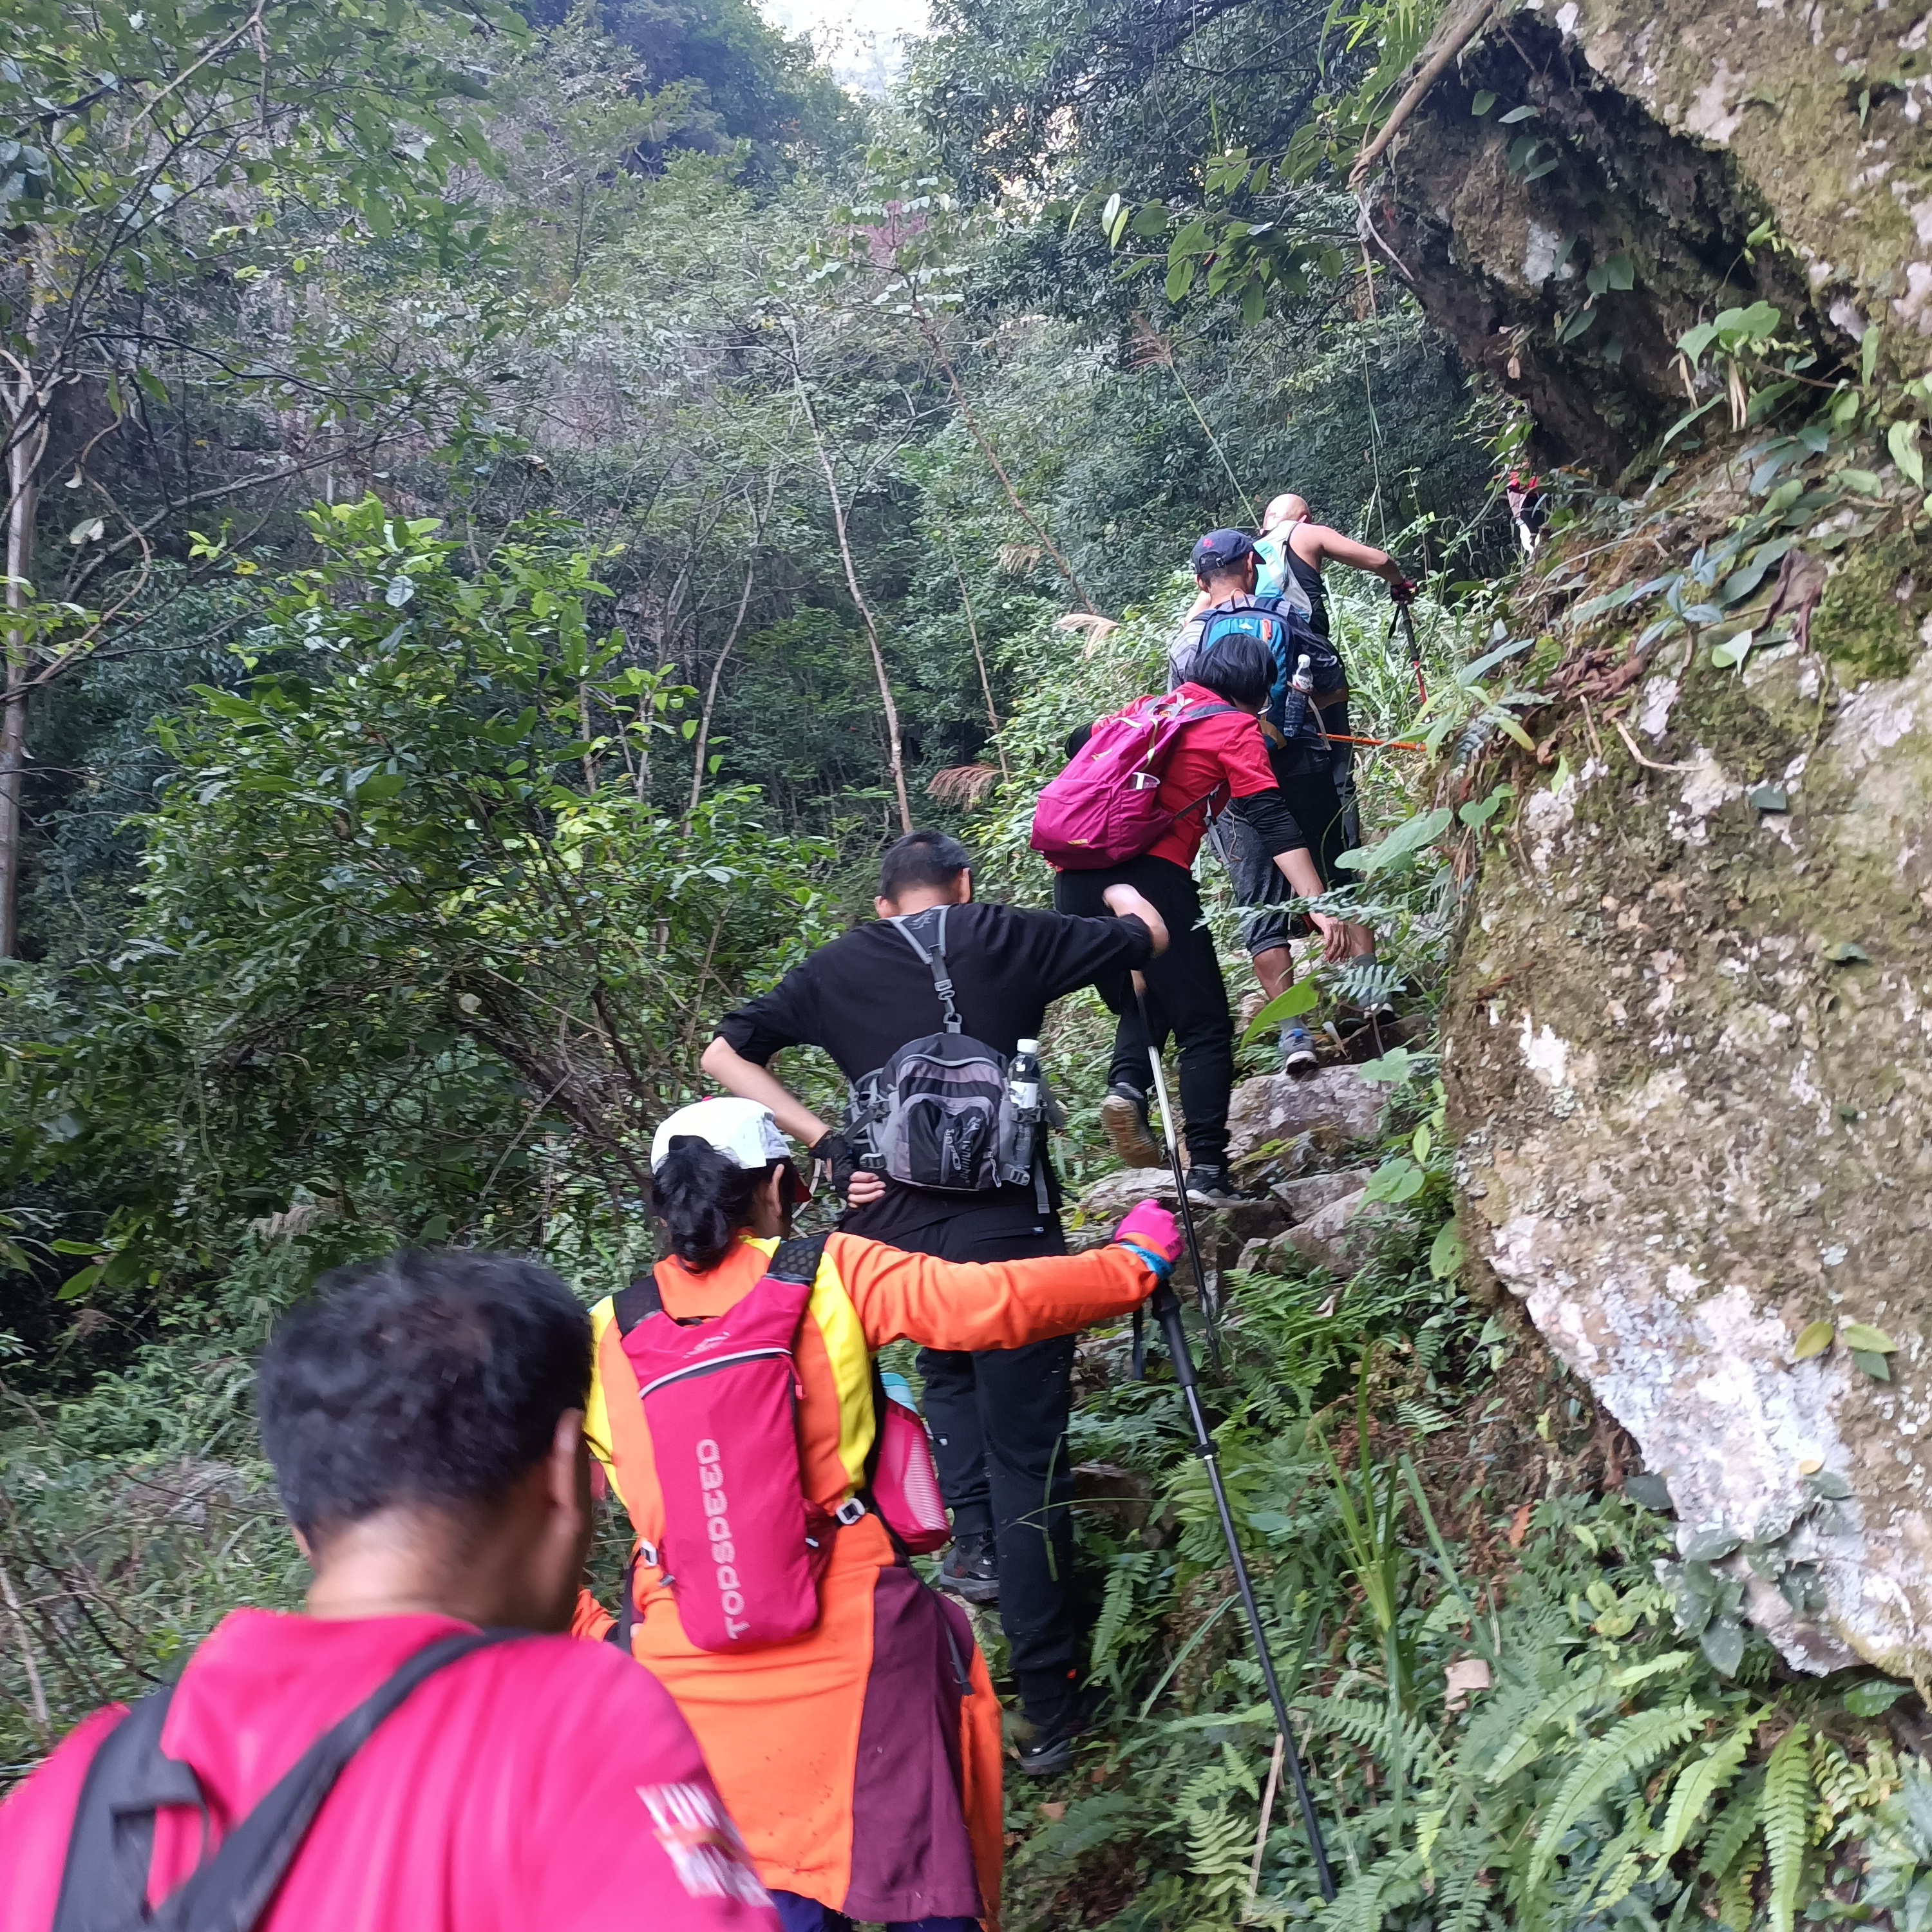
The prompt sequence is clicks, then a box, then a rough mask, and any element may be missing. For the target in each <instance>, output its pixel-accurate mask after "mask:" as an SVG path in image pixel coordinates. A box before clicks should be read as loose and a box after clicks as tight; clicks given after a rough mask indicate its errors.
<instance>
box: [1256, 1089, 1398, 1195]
mask: <svg viewBox="0 0 1932 1932" xmlns="http://www.w3.org/2000/svg"><path fill="white" fill-rule="evenodd" d="M1387 1100H1388V1088H1385V1087H1378V1086H1376V1085H1375V1084H1374V1083H1373V1082H1371V1081H1367V1080H1364V1079H1363V1078H1362V1076H1361V1074H1360V1073H1358V1072H1357V1071H1356V1070H1355V1068H1354V1067H1324V1068H1322V1070H1321V1071H1320V1072H1319V1073H1315V1074H1312V1075H1310V1076H1309V1077H1308V1078H1307V1079H1305V1080H1296V1079H1291V1078H1290V1077H1289V1076H1288V1075H1287V1074H1286V1073H1265V1074H1262V1076H1259V1078H1257V1079H1253V1080H1244V1081H1243V1082H1241V1085H1239V1086H1238V1087H1237V1088H1235V1097H1234V1101H1233V1104H1232V1106H1230V1107H1229V1110H1228V1145H1229V1159H1230V1160H1232V1162H1233V1163H1234V1164H1235V1166H1236V1167H1237V1168H1238V1169H1242V1170H1244V1171H1245V1172H1251V1171H1253V1169H1256V1168H1257V1167H1268V1168H1275V1167H1279V1168H1281V1169H1283V1170H1284V1171H1286V1172H1289V1173H1292V1172H1294V1171H1295V1169H1296V1168H1298V1167H1299V1166H1301V1163H1302V1162H1303V1160H1305V1159H1306V1158H1307V1155H1306V1151H1305V1150H1306V1148H1307V1146H1310V1145H1312V1146H1314V1147H1316V1148H1345V1147H1350V1146H1353V1145H1357V1144H1358V1143H1359V1142H1364V1141H1367V1140H1372V1139H1374V1137H1375V1132H1376V1123H1377V1122H1378V1121H1379V1120H1380V1119H1381V1118H1382V1107H1383V1105H1384V1103H1385V1102H1386V1101H1387ZM1298 1143H1301V1144H1302V1145H1301V1147H1300V1148H1298V1145H1297V1144H1298Z"/></svg>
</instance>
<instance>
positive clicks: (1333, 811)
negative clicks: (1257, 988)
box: [1208, 745, 1355, 953]
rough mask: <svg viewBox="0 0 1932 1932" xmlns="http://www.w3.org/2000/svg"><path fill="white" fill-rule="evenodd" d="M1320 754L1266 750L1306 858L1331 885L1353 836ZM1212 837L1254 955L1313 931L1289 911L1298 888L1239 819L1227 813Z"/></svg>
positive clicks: (1243, 937)
mask: <svg viewBox="0 0 1932 1932" xmlns="http://www.w3.org/2000/svg"><path fill="white" fill-rule="evenodd" d="M1317 757H1318V754H1313V753H1312V752H1311V751H1309V750H1307V748H1304V747H1302V746H1300V745H1292V746H1281V745H1271V746H1270V747H1269V748H1268V761H1269V763H1271V765H1273V766H1274V781H1275V783H1276V784H1277V785H1278V786H1280V788H1281V795H1282V796H1283V798H1284V799H1286V800H1287V802H1288V808H1289V811H1292V813H1294V814H1295V823H1297V824H1298V825H1299V826H1301V829H1302V832H1303V833H1304V835H1305V836H1306V837H1307V840H1308V856H1310V858H1311V859H1313V860H1314V862H1315V869H1316V871H1318V872H1319V873H1320V874H1321V875H1322V884H1323V885H1324V886H1333V885H1334V883H1336V881H1337V879H1338V877H1340V874H1339V873H1338V871H1337V868H1336V864H1335V862H1336V860H1337V859H1339V858H1340V856H1342V854H1343V853H1344V852H1346V851H1347V850H1349V848H1350V847H1351V846H1352V844H1354V842H1355V841H1354V840H1353V839H1352V838H1351V836H1350V834H1349V817H1348V813H1347V811H1346V808H1344V806H1343V802H1342V799H1341V797H1340V794H1339V793H1337V790H1336V789H1335V778H1334V768H1333V766H1332V765H1331V763H1330V762H1329V760H1328V755H1327V754H1326V753H1322V754H1319V763H1318V762H1317ZM1208 838H1209V840H1210V841H1211V843H1212V844H1213V845H1214V850H1215V851H1216V852H1217V853H1218V854H1219V856H1220V859H1221V862H1222V863H1223V865H1226V867H1227V868H1228V877H1229V881H1230V882H1231V883H1232V885H1233V886H1234V888H1235V898H1236V900H1237V901H1238V903H1239V904H1240V905H1241V908H1242V910H1243V911H1244V913H1246V914H1247V917H1246V918H1245V919H1244V921H1243V922H1242V926H1241V944H1243V945H1244V946H1245V947H1247V950H1249V952H1250V953H1266V952H1268V951H1270V950H1272V949H1273V948H1274V947H1277V946H1286V944H1288V942H1289V940H1291V939H1294V938H1301V937H1302V936H1303V935H1305V934H1306V933H1307V932H1308V931H1309V930H1310V928H1309V924H1308V922H1307V919H1305V918H1297V917H1295V916H1294V915H1292V913H1289V912H1288V911H1287V910H1285V907H1286V904H1287V902H1288V901H1289V900H1291V899H1292V898H1295V896H1296V893H1295V888H1294V887H1293V886H1291V885H1290V884H1289V883H1288V881H1287V880H1286V879H1285V878H1284V877H1283V876H1282V872H1281V868H1280V866H1279V865H1277V864H1276V863H1275V862H1274V859H1273V858H1272V857H1271V856H1270V854H1269V853H1268V851H1267V850H1265V848H1264V847H1263V846H1262V843H1261V841H1260V840H1259V839H1258V838H1256V836H1255V835H1254V833H1253V832H1251V831H1250V829H1248V827H1247V826H1246V825H1245V824H1244V823H1242V822H1241V820H1240V819H1239V818H1238V817H1235V814H1233V813H1232V812H1223V814H1221V816H1220V817H1219V818H1217V819H1216V820H1215V821H1214V825H1213V826H1212V827H1211V829H1210V830H1209V832H1208Z"/></svg>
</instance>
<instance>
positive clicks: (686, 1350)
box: [619, 1239, 831, 1651]
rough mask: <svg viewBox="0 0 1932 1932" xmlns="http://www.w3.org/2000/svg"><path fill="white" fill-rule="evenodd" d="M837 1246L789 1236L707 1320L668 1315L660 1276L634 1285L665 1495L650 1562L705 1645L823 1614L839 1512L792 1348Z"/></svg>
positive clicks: (634, 1348) (718, 1646)
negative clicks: (821, 1595) (810, 1494)
mask: <svg viewBox="0 0 1932 1932" xmlns="http://www.w3.org/2000/svg"><path fill="white" fill-rule="evenodd" d="M824 1247H825V1244H824V1241H823V1239H820V1240H818V1241H787V1242H784V1243H783V1244H781V1246H780V1247H779V1248H778V1252H777V1253H775V1254H774V1255H773V1256H772V1259H771V1264H770V1265H769V1267H768V1268H766V1271H765V1273H764V1274H763V1276H762V1277H760V1280H758V1282H757V1285H756V1286H754V1288H753V1289H751V1292H750V1293H748V1295H745V1296H744V1297H742V1298H741V1299H740V1300H739V1301H738V1302H737V1303H736V1304H735V1305H734V1306H733V1307H732V1308H731V1309H730V1310H729V1311H728V1312H727V1313H725V1314H723V1315H719V1316H712V1317H710V1318H709V1319H704V1320H700V1321H694V1322H679V1321H677V1320H676V1319H673V1317H672V1316H670V1315H668V1314H667V1313H665V1312H664V1302H663V1299H662V1298H661V1296H660V1295H658V1292H657V1284H656V1283H655V1281H654V1280H652V1279H651V1278H650V1277H648V1276H646V1277H644V1279H643V1280H642V1281H640V1282H639V1283H637V1284H636V1285H635V1287H634V1289H633V1290H632V1293H633V1294H634V1295H637V1294H638V1291H642V1292H641V1294H640V1295H639V1299H640V1300H641V1301H643V1307H644V1310H645V1312H644V1315H643V1319H642V1320H641V1321H640V1322H637V1325H635V1326H634V1328H629V1329H628V1330H627V1331H625V1333H624V1353H625V1355H627V1356H628V1358H630V1363H631V1367H632V1368H633V1369H634V1370H636V1372H637V1388H638V1391H639V1393H640V1395H641V1396H642V1397H643V1405H644V1420H645V1421H646V1423H648V1424H649V1426H650V1432H651V1453H652V1460H654V1462H655V1464H656V1466H657V1478H658V1492H659V1493H660V1494H661V1496H662V1498H663V1499H664V1544H663V1546H662V1547H661V1549H659V1550H656V1551H655V1552H649V1553H647V1554H646V1560H647V1561H648V1560H655V1562H657V1564H658V1565H659V1567H660V1568H661V1569H662V1570H663V1571H664V1580H665V1581H666V1582H667V1583H669V1584H670V1586H671V1589H672V1592H673V1595H675V1596H676V1599H677V1614H678V1621H679V1622H680V1623H682V1625H683V1626H684V1634H685V1636H686V1637H688V1638H689V1639H690V1640H691V1643H694V1644H695V1645H696V1646H697V1648H698V1649H700V1650H712V1651H740V1650H758V1649H763V1648H764V1647H765V1646H766V1645H768V1644H774V1643H787V1642H788V1641H789V1640H790V1639H792V1638H793V1637H802V1636H803V1635H804V1634H805V1632H806V1631H808V1630H810V1629H811V1627H812V1626H813V1625H814V1624H815V1623H817V1621H818V1577H817V1569H818V1566H819V1565H820V1563H821V1562H823V1557H824V1555H825V1554H826V1553H829V1550H830V1547H831V1544H830V1540H829V1531H830V1529H831V1521H830V1519H829V1518H828V1517H825V1516H823V1514H821V1513H820V1512H818V1511H814V1510H813V1509H812V1508H811V1506H810V1505H808V1503H807V1502H806V1501H805V1484H804V1482H803V1480H802V1478H801V1475H800V1473H799V1461H798V1421H797V1405H798V1399H799V1396H800V1395H801V1394H802V1393H803V1389H802V1385H800V1383H799V1379H798V1370H797V1366H796V1363H795V1362H794V1361H793V1355H792V1349H793V1343H795V1341H796V1339H797V1336H798V1325H799V1321H800V1320H801V1319H802V1317H803V1316H804V1314H805V1304H807V1303H808V1301H810V1300H811V1284H812V1281H813V1280H814V1277H816V1276H817V1273H818V1262H819V1257H820V1254H821V1253H823V1250H824ZM619 1326H620V1328H621V1327H622V1317H621V1316H620V1317H619Z"/></svg>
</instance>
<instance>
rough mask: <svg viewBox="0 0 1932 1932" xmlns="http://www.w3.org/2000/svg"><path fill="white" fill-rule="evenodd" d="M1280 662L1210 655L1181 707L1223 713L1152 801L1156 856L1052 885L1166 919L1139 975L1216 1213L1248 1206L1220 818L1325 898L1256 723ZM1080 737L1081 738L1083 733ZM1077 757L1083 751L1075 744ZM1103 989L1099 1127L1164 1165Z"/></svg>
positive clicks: (1130, 1048) (1261, 651)
mask: <svg viewBox="0 0 1932 1932" xmlns="http://www.w3.org/2000/svg"><path fill="white" fill-rule="evenodd" d="M1274 676H1275V664H1274V660H1273V658H1271V655H1270V654H1269V652H1268V647H1267V646H1265V644H1263V643H1261V642H1260V641H1259V640H1258V639H1256V638H1255V637H1247V636H1243V635H1240V634H1236V635H1233V636H1228V637H1222V638H1220V639H1219V640H1217V641H1216V642H1215V643H1214V646H1212V648H1211V649H1209V650H1208V651H1205V652H1203V653H1202V655H1201V657H1200V658H1199V660H1198V661H1197V662H1196V664H1195V665H1194V666H1193V668H1192V670H1191V672H1190V676H1189V679H1188V680H1187V682H1184V683H1183V684H1182V685H1181V687H1180V688H1179V690H1178V691H1177V692H1175V693H1174V694H1173V695H1174V697H1175V699H1176V700H1187V701H1188V702H1189V703H1202V704H1208V705H1214V706H1217V710H1216V712H1215V713H1214V715H1209V716H1203V717H1201V718H1197V719H1196V720H1194V721H1193V722H1190V723H1189V724H1186V725H1185V726H1184V727H1183V730H1182V733H1181V737H1180V739H1179V740H1178V742H1177V743H1176V745H1175V748H1174V751H1173V752H1172V756H1171V757H1169V760H1168V763H1167V765H1166V769H1164V770H1163V772H1162V773H1161V774H1160V790H1159V792H1158V793H1157V797H1156V801H1155V802H1156V804H1157V806H1158V808H1159V811H1158V813H1157V817H1159V818H1160V819H1162V820H1165V823H1164V825H1163V829H1161V831H1160V834H1159V835H1158V836H1157V838H1155V840H1154V843H1153V844H1152V845H1151V847H1149V848H1148V850H1146V851H1145V852H1144V853H1141V854H1140V855H1139V856H1137V857H1134V858H1131V859H1125V860H1123V861H1121V862H1118V863H1117V864H1113V865H1106V866H1103V867H1098V868H1094V869H1092V870H1087V869H1082V868H1072V867H1070V868H1067V869H1065V870H1063V871H1060V872H1059V873H1058V876H1057V877H1055V881H1054V889H1053V902H1054V904H1055V907H1057V908H1058V910H1060V911H1061V912H1065V913H1092V912H1093V911H1094V909H1095V908H1096V907H1097V906H1099V905H1100V904H1102V903H1103V901H1104V895H1105V894H1106V892H1107V891H1108V889H1109V888H1110V887H1112V886H1115V885H1119V884H1125V885H1130V886H1133V889H1135V891H1136V892H1139V893H1141V894H1142V895H1144V896H1145V898H1147V899H1148V901H1150V902H1151V904H1153V905H1154V907H1155V909H1156V910H1157V911H1158V912H1159V913H1160V916H1161V918H1162V919H1163V920H1164V921H1165V922H1166V926H1167V930H1168V935H1169V943H1168V949H1167V950H1166V953H1163V954H1162V955H1161V956H1160V958H1158V959H1153V960H1150V961H1149V962H1148V964H1147V965H1146V966H1145V968H1142V971H1143V972H1144V974H1145V979H1146V983H1147V1007H1148V1017H1149V1018H1150V1019H1151V1020H1152V1022H1153V1023H1154V1035H1155V1037H1154V1045H1155V1046H1157V1048H1159V1049H1162V1050H1163V1051H1164V1050H1165V1049H1166V1045H1167V1042H1168V1040H1169V1036H1170V1034H1171V1035H1172V1037H1173V1039H1174V1040H1175V1043H1176V1045H1177V1046H1178V1049H1179V1052H1180V1061H1181V1112H1182V1113H1183V1114H1184V1115H1186V1117H1187V1151H1188V1168H1187V1189H1188V1192H1189V1193H1190V1195H1192V1196H1194V1197H1195V1198H1196V1199H1198V1200H1200V1201H1202V1202H1205V1203H1207V1204H1208V1205H1211V1206H1214V1205H1226V1204H1228V1203H1229V1202H1238V1201H1241V1200H1245V1199H1248V1198H1250V1197H1249V1196H1247V1195H1246V1194H1245V1193H1244V1191H1243V1190H1242V1189H1241V1187H1240V1186H1239V1185H1238V1184H1237V1182H1236V1181H1235V1179H1234V1178H1233V1176H1232V1175H1231V1174H1230V1173H1229V1170H1228V1106H1229V1097H1230V1096H1231V1094H1232V1091H1233V1087H1234V1079H1235V1029H1234V1022H1233V1020H1232V1017H1231V1016H1230V1015H1229V1010H1228V989H1227V986H1226V983H1225V982H1224V981H1223V979H1222V977H1221V966H1220V960H1219V959H1218V958H1217V956H1216V954H1215V951H1214V935H1213V934H1212V933H1211V932H1209V931H1208V928H1207V926H1205V924H1204V923H1203V922H1202V913H1201V898H1200V895H1199V892H1197V891H1196V888H1195V883H1194V874H1193V869H1192V868H1193V864H1194V858H1195V854H1196V853H1197V852H1198V851H1199V850H1200V847H1201V841H1202V836H1203V835H1204V833H1205V830H1206V828H1207V824H1208V818H1209V815H1210V814H1211V813H1212V812H1218V811H1223V810H1224V809H1225V810H1226V811H1230V812H1232V814H1233V815H1234V816H1235V817H1236V818H1237V819H1238V820H1239V821H1240V822H1241V825H1242V827H1243V829H1244V832H1246V833H1247V835H1249V836H1250V837H1252V838H1253V839H1254V840H1255V841H1256V844H1257V845H1258V847H1259V849H1260V850H1262V852H1263V853H1265V855H1266V857H1267V859H1268V863H1269V864H1270V865H1272V866H1273V867H1274V868H1276V870H1277V871H1278V872H1279V873H1280V875H1281V877H1282V878H1283V880H1285V881H1286V883H1287V885H1288V886H1289V887H1290V888H1291V889H1292V890H1293V892H1295V894H1296V895H1298V896H1299V897H1301V898H1317V897H1319V895H1321V893H1322V892H1323V891H1324V889H1325V882H1324V880H1323V879H1322V875H1321V874H1320V872H1319V871H1317V869H1316V863H1315V860H1314V858H1313V855H1312V854H1311V853H1310V849H1309V848H1310V844H1311V842H1312V841H1311V839H1310V835H1309V834H1308V832H1307V831H1306V830H1305V829H1304V828H1303V827H1302V826H1301V825H1300V824H1299V823H1297V821H1296V818H1295V813H1294V811H1292V808H1290V806H1289V803H1288V801H1287V800H1286V798H1284V796H1283V794H1282V792H1281V790H1280V787H1279V785H1278V784H1277V782H1276V778H1275V774H1274V769H1273V768H1272V767H1271V765H1270V764H1269V762H1268V745H1267V743H1266V742H1265V740H1264V739H1263V737H1262V728H1261V725H1260V723H1259V718H1258V713H1259V712H1260V711H1261V710H1262V709H1263V708H1264V707H1265V705H1266V704H1267V703H1268V693H1269V690H1270V688H1271V684H1272V682H1273V680H1274ZM1078 735H1079V734H1076V736H1078ZM1072 748H1073V747H1071V746H1070V750H1071V749H1072ZM1309 917H1310V919H1311V921H1312V922H1313V924H1314V926H1315V927H1316V930H1317V931H1319V932H1320V934H1321V935H1322V948H1323V957H1324V958H1325V959H1328V960H1331V961H1334V960H1339V959H1346V958H1347V957H1349V956H1351V955H1352V953H1355V951H1356V950H1358V948H1359V947H1360V944H1361V940H1362V938H1364V937H1365V936H1366V935H1365V933H1364V929H1362V928H1361V927H1359V926H1352V925H1351V924H1350V923H1349V922H1348V921H1346V920H1345V919H1337V918H1336V917H1334V916H1333V915H1332V914H1331V913H1326V912H1317V911H1311V912H1310V914H1309ZM1094 986H1095V988H1096V989H1097V991H1098V992H1099V993H1100V997H1101V998H1102V999H1103V1000H1105V1001H1106V1003H1107V1004H1108V1005H1109V1007H1111V1008H1112V1010H1113V1011H1114V1012H1115V1013H1116V1014H1118V1016H1119V1017H1120V1024H1119V1025H1118V1027H1117V1028H1116V1029H1115V1036H1114V1058H1113V1064H1112V1067H1110V1068H1109V1073H1108V1087H1107V1094H1106V1099H1105V1100H1103V1102H1102V1103H1101V1109H1100V1118H1101V1124H1102V1125H1103V1127H1105V1128H1106V1132H1107V1136H1108V1138H1109V1139H1110V1140H1111V1141H1112V1142H1113V1144H1114V1146H1115V1149H1116V1151H1118V1153H1119V1154H1121V1157H1122V1159H1124V1160H1125V1161H1126V1162H1127V1164H1128V1165H1129V1166H1133V1167H1154V1166H1159V1165H1160V1163H1161V1159H1162V1153H1161V1149H1160V1145H1158V1143H1157V1142H1155V1140H1154V1138H1153V1136H1152V1135H1151V1133H1150V1131H1149V1127H1148V1115H1147V1094H1146V1087H1147V1073H1148V1040H1147V1037H1146V1035H1145V1032H1144V1031H1143V1030H1142V1025H1141V1018H1140V1013H1139V1007H1138V1005H1137V1004H1136V1001H1135V998H1134V996H1133V992H1132V990H1131V988H1130V982H1129V978H1128V975H1127V972H1126V971H1124V970H1116V971H1113V972H1111V973H1109V974H1105V975H1102V976H1099V977H1097V978H1096V979H1095V980H1094Z"/></svg>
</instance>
